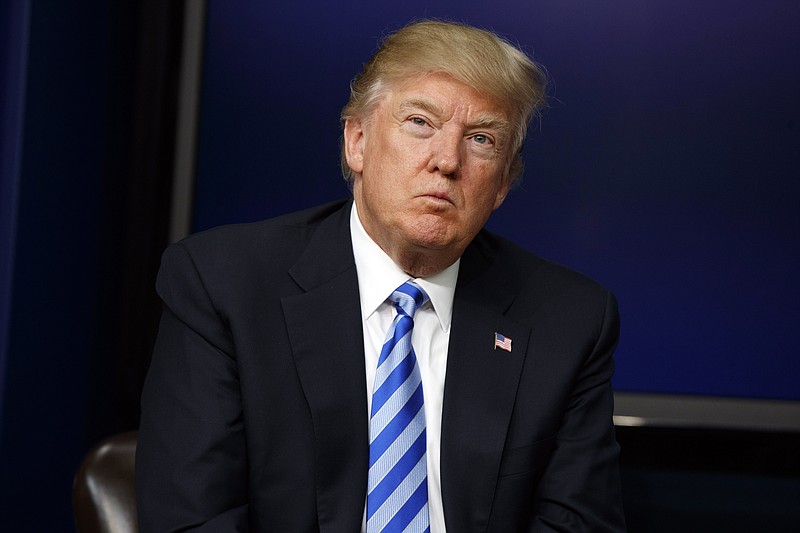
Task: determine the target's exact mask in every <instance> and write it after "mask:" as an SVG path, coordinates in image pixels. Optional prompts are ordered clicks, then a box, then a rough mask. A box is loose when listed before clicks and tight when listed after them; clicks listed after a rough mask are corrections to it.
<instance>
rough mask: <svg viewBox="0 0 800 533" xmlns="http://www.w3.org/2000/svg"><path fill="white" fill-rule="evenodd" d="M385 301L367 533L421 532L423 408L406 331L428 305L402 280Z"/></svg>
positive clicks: (424, 518)
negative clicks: (387, 319) (387, 310)
mask: <svg viewBox="0 0 800 533" xmlns="http://www.w3.org/2000/svg"><path fill="white" fill-rule="evenodd" d="M389 300H390V301H391V302H392V303H394V306H395V307H396V308H397V315H396V316H395V317H394V320H393V321H392V325H391V326H389V332H388V333H387V335H386V341H385V342H384V344H383V348H382V349H381V355H380V357H379V358H378V370H377V372H376V374H375V387H374V389H373V393H372V411H371V414H370V422H369V486H368V490H367V533H388V532H398V533H399V532H402V531H407V532H415V533H427V532H429V531H430V525H429V517H428V474H427V464H426V453H425V410H424V409H423V406H422V403H423V402H422V379H421V376H420V371H419V365H418V364H417V356H416V355H415V354H414V348H412V347H411V332H412V330H413V328H414V312H415V311H416V310H417V308H419V307H420V306H422V305H423V304H425V302H427V301H428V295H427V294H425V291H423V290H422V289H421V288H420V287H419V286H418V285H417V284H416V283H414V282H413V281H407V282H406V283H403V284H402V285H401V286H400V287H398V288H397V290H396V291H394V292H393V293H392V295H391V296H390V297H389Z"/></svg>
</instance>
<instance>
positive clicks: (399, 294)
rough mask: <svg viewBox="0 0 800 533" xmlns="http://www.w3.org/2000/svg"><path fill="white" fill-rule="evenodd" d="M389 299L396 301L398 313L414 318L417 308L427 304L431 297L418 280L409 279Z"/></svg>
mask: <svg viewBox="0 0 800 533" xmlns="http://www.w3.org/2000/svg"><path fill="white" fill-rule="evenodd" d="M389 300H390V301H391V302H392V303H394V306H395V307H396V308H397V312H398V313H401V314H403V315H405V316H407V317H409V318H414V313H415V312H416V311H417V309H419V308H420V307H422V306H423V305H425V303H426V302H427V301H428V300H430V297H429V296H428V293H426V292H425V291H424V290H423V289H422V287H420V286H419V285H417V284H416V282H414V281H412V280H409V281H406V282H405V283H403V284H402V285H400V286H399V287H397V289H395V291H394V292H393V293H392V295H391V296H390V297H389Z"/></svg>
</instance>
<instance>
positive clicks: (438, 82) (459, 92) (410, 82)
mask: <svg viewBox="0 0 800 533" xmlns="http://www.w3.org/2000/svg"><path fill="white" fill-rule="evenodd" d="M384 100H385V101H386V102H387V103H389V105H390V106H391V108H392V109H393V110H402V109H405V108H422V109H423V110H426V111H429V112H431V113H434V114H438V115H448V114H450V113H452V112H454V111H456V110H467V111H469V114H470V115H474V116H475V117H482V118H483V119H485V120H482V121H486V120H490V121H493V122H505V123H507V122H508V116H509V113H508V106H507V105H505V104H504V103H502V102H498V101H497V100H496V99H494V98H492V97H491V96H490V95H489V94H488V93H485V92H481V91H479V90H478V89H475V88H474V87H472V86H470V85H468V84H466V83H464V82H462V81H459V80H457V79H455V78H453V77H452V76H450V75H448V74H444V73H428V74H419V75H416V76H412V77H408V78H406V79H404V80H401V81H399V82H395V83H392V84H388V85H387V87H386V98H385V99H384Z"/></svg>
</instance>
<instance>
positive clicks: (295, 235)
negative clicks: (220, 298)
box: [172, 201, 349, 257]
mask: <svg viewBox="0 0 800 533" xmlns="http://www.w3.org/2000/svg"><path fill="white" fill-rule="evenodd" d="M348 203H349V202H348V201H338V202H332V203H328V204H325V205H321V206H317V207H312V208H309V209H304V210H302V211H295V212H292V213H288V214H285V215H280V216H277V217H274V218H270V219H266V220H260V221H257V222H246V223H239V224H228V225H224V226H217V227H214V228H210V229H207V230H204V231H201V232H199V233H195V234H193V235H190V236H188V237H186V238H185V239H183V240H181V241H179V242H178V243H176V244H174V245H172V247H176V246H177V247H181V248H184V249H186V250H187V251H188V252H189V253H190V255H192V256H193V257H194V256H198V255H199V256H200V257H207V256H212V257H213V256H219V257H230V256H231V254H232V255H233V256H241V255H244V256H247V255H249V254H253V253H255V254H257V255H259V256H261V255H263V254H264V252H265V251H269V250H277V249H278V247H281V249H282V250H283V252H284V253H283V254H282V255H284V256H286V255H291V252H290V249H291V248H292V247H293V246H302V244H303V243H305V242H306V241H307V237H309V236H310V235H312V234H313V233H314V231H315V230H316V229H317V227H318V226H319V224H320V223H321V222H322V221H323V220H325V219H327V218H328V217H330V216H331V215H333V214H334V213H336V212H337V211H340V210H342V209H343V208H344V207H345V206H346V205H348ZM348 212H349V211H348ZM304 237H305V238H304Z"/></svg>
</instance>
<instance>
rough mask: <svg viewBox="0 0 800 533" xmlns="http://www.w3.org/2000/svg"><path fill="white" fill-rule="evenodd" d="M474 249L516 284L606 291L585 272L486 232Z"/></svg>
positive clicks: (496, 272)
mask: <svg viewBox="0 0 800 533" xmlns="http://www.w3.org/2000/svg"><path fill="white" fill-rule="evenodd" d="M473 246H474V248H475V249H476V251H477V252H478V254H479V255H480V256H482V257H483V258H484V259H483V261H485V262H486V263H487V264H488V265H489V266H488V268H489V269H490V270H491V271H493V275H495V276H496V275H499V274H500V273H502V276H503V277H504V278H505V279H507V280H508V281H509V282H514V283H516V284H518V285H530V284H534V285H546V286H549V287H551V288H554V289H555V288H564V287H573V288H575V289H580V290H586V291H591V292H599V293H603V294H605V293H606V292H608V290H607V289H606V288H605V287H603V286H602V285H601V284H600V283H598V282H597V281H595V280H593V279H592V278H590V277H589V276H587V275H586V274H583V273H581V272H578V271H577V270H574V269H572V268H570V267H567V266H564V265H561V264H559V263H556V262H553V261H550V260H548V259H545V258H543V257H541V256H539V255H537V254H535V253H533V252H531V251H529V250H527V249H525V248H523V247H522V246H520V245H518V244H516V243H514V242H512V241H510V240H508V239H506V238H504V237H500V236H498V235H495V234H493V233H491V232H488V231H482V232H481V233H480V234H479V235H478V237H476V239H475V241H474V243H473Z"/></svg>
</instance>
